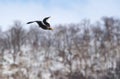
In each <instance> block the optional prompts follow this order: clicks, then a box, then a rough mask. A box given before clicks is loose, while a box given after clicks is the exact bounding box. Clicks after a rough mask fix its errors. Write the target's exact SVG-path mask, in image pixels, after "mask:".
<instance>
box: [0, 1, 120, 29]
mask: <svg viewBox="0 0 120 79" xmlns="http://www.w3.org/2000/svg"><path fill="white" fill-rule="evenodd" d="M46 16H51V18H50V19H49V22H51V24H52V25H55V24H64V23H79V22H80V21H81V20H82V19H90V20H92V21H95V20H99V19H100V18H101V17H102V16H109V17H111V16H113V17H120V0H0V27H1V26H2V28H3V29H5V28H7V27H9V26H10V25H12V24H13V22H14V21H15V20H20V21H22V23H23V24H25V23H26V22H28V21H32V20H42V19H43V18H44V17H46Z"/></svg>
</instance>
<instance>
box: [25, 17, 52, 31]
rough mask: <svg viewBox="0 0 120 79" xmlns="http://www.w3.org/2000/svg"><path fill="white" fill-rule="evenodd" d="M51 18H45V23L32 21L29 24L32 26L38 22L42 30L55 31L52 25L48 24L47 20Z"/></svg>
mask: <svg viewBox="0 0 120 79" xmlns="http://www.w3.org/2000/svg"><path fill="white" fill-rule="evenodd" d="M49 18H50V17H45V18H44V19H43V21H30V22H28V23H27V24H31V23H34V22H36V23H37V24H38V25H39V27H41V28H42V29H44V30H53V28H51V27H50V24H49V23H48V22H47V20H48V19H49Z"/></svg>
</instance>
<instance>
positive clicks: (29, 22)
mask: <svg viewBox="0 0 120 79" xmlns="http://www.w3.org/2000/svg"><path fill="white" fill-rule="evenodd" d="M33 22H36V21H30V22H27V24H31V23H33Z"/></svg>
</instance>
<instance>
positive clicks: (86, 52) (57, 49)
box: [0, 17, 120, 79]
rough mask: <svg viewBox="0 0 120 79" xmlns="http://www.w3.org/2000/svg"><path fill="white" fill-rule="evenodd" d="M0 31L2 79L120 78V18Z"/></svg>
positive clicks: (18, 24)
mask: <svg viewBox="0 0 120 79" xmlns="http://www.w3.org/2000/svg"><path fill="white" fill-rule="evenodd" d="M12 26H13V27H12V28H10V29H9V30H7V31H5V32H2V31H0V78H2V79H10V78H13V79H47V78H46V77H49V78H50V79H119V78H120V72H119V71H120V61H119V59H120V19H117V18H113V17H104V18H102V20H101V22H96V23H94V24H91V23H90V21H89V20H83V21H81V22H80V23H78V24H66V25H62V24H61V25H56V26H54V30H53V31H46V30H42V29H40V28H39V27H37V26H33V25H32V26H31V27H30V29H29V30H26V29H24V28H23V27H24V25H23V24H22V23H21V22H20V21H16V22H14V24H13V25H12Z"/></svg>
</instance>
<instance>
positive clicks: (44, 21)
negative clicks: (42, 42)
mask: <svg viewBox="0 0 120 79" xmlns="http://www.w3.org/2000/svg"><path fill="white" fill-rule="evenodd" d="M49 18H50V17H45V18H44V19H43V23H44V24H45V25H47V26H50V24H49V23H48V22H47V20H48V19H49Z"/></svg>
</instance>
